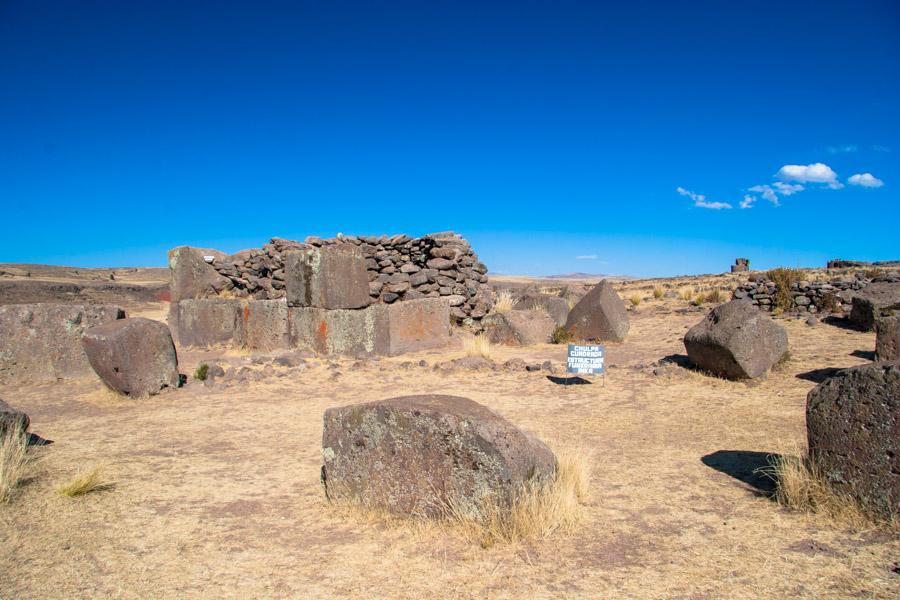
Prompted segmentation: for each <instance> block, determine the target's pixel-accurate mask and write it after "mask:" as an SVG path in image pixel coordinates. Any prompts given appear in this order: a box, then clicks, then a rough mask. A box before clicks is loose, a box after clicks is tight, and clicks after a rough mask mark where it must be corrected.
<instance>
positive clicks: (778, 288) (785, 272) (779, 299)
mask: <svg viewBox="0 0 900 600" xmlns="http://www.w3.org/2000/svg"><path fill="white" fill-rule="evenodd" d="M766 279H769V280H770V281H774V282H775V297H774V298H773V301H774V305H775V308H780V309H781V310H782V311H786V310H790V309H791V306H792V305H793V304H794V294H793V293H792V290H791V286H792V285H794V284H795V283H799V282H800V281H801V280H802V279H803V273H802V272H800V270H799V269H786V268H784V267H779V268H777V269H772V270H771V271H769V272H768V273H766Z"/></svg>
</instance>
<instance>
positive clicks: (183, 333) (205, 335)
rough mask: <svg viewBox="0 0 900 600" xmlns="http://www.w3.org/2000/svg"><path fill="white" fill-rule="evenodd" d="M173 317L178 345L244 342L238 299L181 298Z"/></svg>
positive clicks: (242, 310) (201, 345)
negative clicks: (174, 318) (175, 319)
mask: <svg viewBox="0 0 900 600" xmlns="http://www.w3.org/2000/svg"><path fill="white" fill-rule="evenodd" d="M177 321H178V342H179V344H181V345H182V346H199V347H207V346H218V345H224V346H235V347H240V346H243V345H244V306H243V302H241V301H240V300H227V299H219V298H206V299H197V300H182V301H181V302H179V303H178V318H177Z"/></svg>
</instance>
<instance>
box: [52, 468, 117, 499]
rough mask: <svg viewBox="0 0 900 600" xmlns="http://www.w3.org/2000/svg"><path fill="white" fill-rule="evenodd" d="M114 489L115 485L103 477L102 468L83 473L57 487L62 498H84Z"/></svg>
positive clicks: (57, 491)
mask: <svg viewBox="0 0 900 600" xmlns="http://www.w3.org/2000/svg"><path fill="white" fill-rule="evenodd" d="M112 487H113V483H112V482H110V481H106V480H105V479H104V477H103V473H102V468H101V467H93V468H91V469H87V470H85V471H82V472H81V473H79V474H78V475H76V476H75V477H73V478H72V479H70V480H69V481H67V482H65V483H62V484H60V485H58V486H57V487H56V493H57V494H59V495H60V496H67V497H69V498H74V497H75V496H83V495H85V494H90V493H91V492H99V491H102V490H108V489H110V488H112Z"/></svg>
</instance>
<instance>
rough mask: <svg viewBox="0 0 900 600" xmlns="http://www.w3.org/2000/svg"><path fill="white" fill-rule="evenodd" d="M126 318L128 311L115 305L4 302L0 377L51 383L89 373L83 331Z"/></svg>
mask: <svg viewBox="0 0 900 600" xmlns="http://www.w3.org/2000/svg"><path fill="white" fill-rule="evenodd" d="M123 318H125V311H123V310H122V309H121V308H119V307H118V306H111V305H84V306H83V305H79V304H10V305H7V306H0V380H2V381H13V380H15V381H16V382H18V383H48V382H54V381H57V380H58V379H72V378H76V377H84V376H88V375H91V374H92V373H93V369H91V365H90V363H89V362H88V359H87V356H85V354H84V350H83V349H82V347H81V335H82V333H84V331H85V330H86V329H88V328H90V327H94V326H95V325H100V324H102V323H107V322H109V321H114V320H116V319H123Z"/></svg>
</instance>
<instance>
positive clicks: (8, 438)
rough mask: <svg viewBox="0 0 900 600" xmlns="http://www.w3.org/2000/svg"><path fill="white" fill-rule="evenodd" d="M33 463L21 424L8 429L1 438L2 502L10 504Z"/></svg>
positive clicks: (0, 489) (0, 476)
mask: <svg viewBox="0 0 900 600" xmlns="http://www.w3.org/2000/svg"><path fill="white" fill-rule="evenodd" d="M31 462H32V461H31V457H30V456H29V455H28V437H27V434H26V433H25V430H24V429H22V427H21V425H19V424H17V425H15V426H13V427H9V428H7V429H6V430H5V431H4V432H3V435H2V436H0V502H9V500H10V498H12V494H13V491H15V489H16V487H17V486H18V485H19V483H20V482H21V481H22V479H24V477H25V473H26V472H27V471H28V468H29V466H30V464H31Z"/></svg>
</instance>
